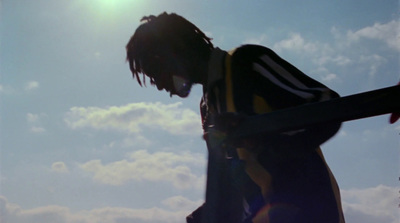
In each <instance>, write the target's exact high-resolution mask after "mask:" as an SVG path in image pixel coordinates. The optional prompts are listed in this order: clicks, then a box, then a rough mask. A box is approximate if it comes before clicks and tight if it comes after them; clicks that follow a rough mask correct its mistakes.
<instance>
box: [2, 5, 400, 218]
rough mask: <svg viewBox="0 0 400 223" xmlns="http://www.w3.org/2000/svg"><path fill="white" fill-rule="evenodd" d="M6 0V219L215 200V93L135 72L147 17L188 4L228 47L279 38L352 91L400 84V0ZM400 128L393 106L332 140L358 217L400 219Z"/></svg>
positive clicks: (160, 208) (167, 211)
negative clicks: (141, 81)
mask: <svg viewBox="0 0 400 223" xmlns="http://www.w3.org/2000/svg"><path fill="white" fill-rule="evenodd" d="M0 4H1V5H0V9H1V18H0V19H1V30H0V33H1V39H0V41H1V42H0V56H1V57H0V75H1V76H0V78H1V79H0V81H1V82H0V96H1V101H0V103H1V104H0V115H1V116H0V117H1V119H0V124H1V132H0V134H1V135H0V136H1V138H0V139H1V141H0V143H1V150H0V169H1V172H0V218H2V219H0V222H2V223H3V222H5V223H26V222H29V223H35V222H66V223H78V222H79V223H92V222H96V223H103V222H104V223H114V222H115V223H117V222H118V223H123V222H135V223H183V222H184V216H186V215H187V214H189V213H190V212H191V211H192V210H194V209H195V208H197V206H199V205H200V204H201V203H202V202H203V200H204V191H205V170H206V158H207V154H206V145H205V142H204V141H203V140H202V139H201V134H202V130H201V125H200V116H199V111H198V108H199V100H200V97H201V88H200V87H199V86H196V87H195V88H194V89H193V91H192V93H191V95H190V96H189V98H187V99H180V98H178V97H172V98H170V97H169V95H168V94H167V93H165V92H158V91H157V90H156V88H154V87H151V86H148V87H147V88H146V87H143V88H142V87H140V86H139V85H138V84H137V82H136V80H134V79H132V77H131V73H130V71H129V68H128V64H127V63H126V62H125V45H126V43H127V42H128V40H129V38H130V36H131V35H132V34H133V33H134V31H135V29H136V28H137V27H138V25H139V24H140V22H139V21H140V19H141V18H142V17H143V16H147V15H150V14H153V15H158V14H160V13H162V12H164V11H166V12H169V13H171V12H175V13H177V14H179V15H182V16H183V17H185V18H187V19H188V20H189V21H191V22H193V23H194V24H196V25H197V26H198V27H199V28H200V29H202V30H203V31H204V32H205V33H207V35H209V36H210V37H212V38H213V43H214V45H216V46H218V47H220V48H222V49H224V50H230V49H232V48H235V47H237V46H239V45H241V44H244V43H253V44H261V45H264V46H267V47H269V48H271V49H273V50H274V51H276V52H277V53H278V54H279V55H280V56H282V57H283V58H285V59H286V60H288V61H289V62H290V63H292V64H293V65H295V66H297V67H298V68H299V69H301V70H302V71H303V72H305V73H306V74H308V75H309V76H311V77H312V78H314V79H316V80H318V81H320V82H322V83H324V84H326V85H327V86H329V87H330V88H332V89H334V90H335V91H337V92H338V93H339V94H341V95H343V96H344V95H350V94H355V93H360V92H364V91H369V90H375V89H378V88H383V87H389V86H392V85H395V84H396V83H397V82H398V81H399V80H400V78H399V77H400V75H399V70H400V69H399V68H400V67H399V52H400V41H399V40H400V37H399V24H400V23H399V18H398V13H399V2H398V1H396V0H387V1H376V0H363V1H361V0H349V1H294V0H289V1H272V0H268V1H238V0H232V1H206V0H204V1H199V0H197V1H194V0H188V1H178V0H171V1H156V0H132V1H129V0H115V1H111V0H109V1H107V0H92V1H89V0H68V1H67V0H64V1H51V0H36V1H23V0H4V1H1V3H0ZM399 133H400V126H399V123H396V124H395V125H389V124H388V115H384V116H379V117H374V118H368V119H364V120H358V121H352V122H348V123H344V124H343V126H342V128H341V130H340V132H339V133H338V134H337V135H336V136H335V137H334V138H332V139H331V140H329V141H328V142H327V143H325V144H324V145H322V149H323V151H324V153H325V157H326V159H327V162H328V163H329V165H330V167H331V169H332V171H333V173H334V175H335V176H336V178H337V181H338V183H339V186H340V188H341V191H342V200H343V208H344V211H345V217H346V219H347V221H348V222H364V223H375V222H382V223H395V222H398V219H399V209H398V205H399V203H400V200H399V199H398V197H399V194H398V193H399V190H400V188H399V183H400V182H399V177H400V172H399V154H400V152H399V151H400V136H399Z"/></svg>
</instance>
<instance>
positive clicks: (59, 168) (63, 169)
mask: <svg viewBox="0 0 400 223" xmlns="http://www.w3.org/2000/svg"><path fill="white" fill-rule="evenodd" d="M51 170H52V171H54V172H56V173H68V172H69V171H68V168H67V165H65V163H64V162H61V161H59V162H55V163H53V164H52V165H51Z"/></svg>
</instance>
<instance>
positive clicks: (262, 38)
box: [243, 34, 267, 45]
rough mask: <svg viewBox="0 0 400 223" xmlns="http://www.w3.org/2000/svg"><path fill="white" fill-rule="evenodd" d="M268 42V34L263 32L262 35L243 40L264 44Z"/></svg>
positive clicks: (244, 42)
mask: <svg viewBox="0 0 400 223" xmlns="http://www.w3.org/2000/svg"><path fill="white" fill-rule="evenodd" d="M265 42H267V35H265V34H263V35H261V36H260V37H250V38H248V39H246V40H245V41H243V44H258V45H263V43H265Z"/></svg>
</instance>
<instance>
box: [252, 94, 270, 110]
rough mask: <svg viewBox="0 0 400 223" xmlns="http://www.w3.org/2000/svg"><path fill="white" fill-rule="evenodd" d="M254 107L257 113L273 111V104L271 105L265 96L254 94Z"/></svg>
mask: <svg viewBox="0 0 400 223" xmlns="http://www.w3.org/2000/svg"><path fill="white" fill-rule="evenodd" d="M253 109H254V112H255V113H256V114H264V113H267V112H271V111H272V108H271V106H269V104H268V103H267V102H266V101H265V100H264V98H262V97H260V96H258V95H254V96H253Z"/></svg>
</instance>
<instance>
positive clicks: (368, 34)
mask: <svg viewBox="0 0 400 223" xmlns="http://www.w3.org/2000/svg"><path fill="white" fill-rule="evenodd" d="M399 28H400V22H399V21H395V20H392V21H390V22H388V23H386V24H381V23H375V24H374V25H373V26H368V27H365V28H362V29H360V30H357V31H348V32H347V38H348V39H349V40H350V41H359V40H360V39H362V38H366V39H375V40H380V41H383V42H384V43H386V44H387V45H388V46H389V47H391V48H393V49H395V50H397V51H400V32H399V31H400V29H399Z"/></svg>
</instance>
